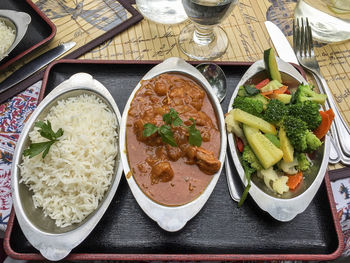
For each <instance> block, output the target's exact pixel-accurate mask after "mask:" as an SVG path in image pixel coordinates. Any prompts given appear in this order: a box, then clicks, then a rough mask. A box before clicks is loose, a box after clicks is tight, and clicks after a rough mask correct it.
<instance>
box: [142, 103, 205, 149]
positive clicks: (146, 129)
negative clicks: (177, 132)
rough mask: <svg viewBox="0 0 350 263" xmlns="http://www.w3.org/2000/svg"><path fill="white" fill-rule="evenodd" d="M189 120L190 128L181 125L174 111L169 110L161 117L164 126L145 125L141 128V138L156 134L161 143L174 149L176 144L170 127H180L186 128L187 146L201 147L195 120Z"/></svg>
mask: <svg viewBox="0 0 350 263" xmlns="http://www.w3.org/2000/svg"><path fill="white" fill-rule="evenodd" d="M190 120H191V121H192V125H191V126H185V125H183V122H182V120H181V119H180V117H179V115H178V113H177V112H176V110H174V109H173V108H171V109H170V110H169V112H168V113H166V114H164V115H163V121H164V122H165V124H163V125H162V126H160V127H157V126H156V125H154V124H152V123H146V124H145V125H144V126H143V136H144V137H149V136H151V135H152V134H154V133H156V132H158V134H159V135H160V137H161V138H162V141H163V142H165V143H167V144H169V145H171V146H174V147H175V146H177V144H176V141H175V139H174V133H173V131H172V129H171V127H179V126H182V127H186V128H187V131H188V134H189V138H188V142H189V144H190V145H193V146H198V147H199V146H201V145H202V136H201V132H200V131H199V130H198V129H196V127H195V125H196V123H195V120H194V119H193V118H190Z"/></svg>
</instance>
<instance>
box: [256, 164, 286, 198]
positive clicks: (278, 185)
mask: <svg viewBox="0 0 350 263" xmlns="http://www.w3.org/2000/svg"><path fill="white" fill-rule="evenodd" d="M257 176H258V177H260V178H262V179H264V183H265V184H266V186H267V187H268V188H270V189H271V190H272V191H274V192H276V193H278V194H283V193H284V192H288V191H289V187H288V186H287V181H288V176H284V175H283V176H280V175H279V174H278V173H277V172H276V171H275V170H274V169H273V167H270V168H268V169H265V170H260V171H258V172H257Z"/></svg>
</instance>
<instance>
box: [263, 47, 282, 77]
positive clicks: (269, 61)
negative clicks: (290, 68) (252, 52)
mask: <svg viewBox="0 0 350 263" xmlns="http://www.w3.org/2000/svg"><path fill="white" fill-rule="evenodd" d="M264 62H265V68H266V70H267V73H268V75H269V78H270V79H275V80H277V81H278V82H280V83H282V77H281V73H280V72H279V71H278V67H277V62H276V58H275V52H274V51H273V49H272V48H269V49H267V50H265V51H264Z"/></svg>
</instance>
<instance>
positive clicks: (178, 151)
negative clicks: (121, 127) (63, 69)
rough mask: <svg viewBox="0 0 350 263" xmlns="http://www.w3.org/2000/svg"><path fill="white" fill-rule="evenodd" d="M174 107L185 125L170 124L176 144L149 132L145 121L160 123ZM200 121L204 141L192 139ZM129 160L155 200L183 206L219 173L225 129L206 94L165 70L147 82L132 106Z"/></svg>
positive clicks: (136, 177)
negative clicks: (220, 127) (146, 133)
mask: <svg viewBox="0 0 350 263" xmlns="http://www.w3.org/2000/svg"><path fill="white" fill-rule="evenodd" d="M170 109H174V110H175V111H176V112H177V114H178V117H179V118H180V119H181V120H182V122H183V125H180V126H176V127H174V126H171V130H172V135H173V139H174V140H175V142H176V146H174V145H170V144H168V143H165V142H164V141H163V140H162V137H161V136H160V135H159V134H158V133H157V132H155V133H153V134H152V135H150V136H147V137H146V136H144V133H143V132H144V126H145V124H146V123H150V124H153V125H155V126H157V127H160V126H162V125H163V124H164V120H163V115H164V114H166V113H168V112H169V111H170ZM193 120H194V121H195V128H196V129H198V130H199V131H200V135H201V137H202V145H201V146H200V147H199V146H194V145H191V144H190V143H189V130H188V128H187V127H188V126H190V125H192V124H193ZM127 150H128V158H129V164H130V166H131V167H133V176H134V178H135V180H136V182H137V183H138V185H139V187H140V188H141V189H142V190H143V191H144V192H145V193H146V194H147V195H148V196H149V197H150V198H151V199H153V200H154V201H156V202H158V203H161V204H165V205H181V204H185V203H187V202H190V201H192V200H193V199H195V198H196V197H197V196H198V195H199V194H200V193H201V192H203V191H204V190H205V188H206V187H207V185H208V184H209V182H210V180H211V175H213V174H215V173H216V172H217V171H219V169H220V167H221V163H220V161H219V160H218V154H219V150H220V132H219V130H218V124H217V120H216V115H215V111H214V109H213V107H212V105H211V102H210V100H209V98H208V96H207V94H206V92H205V91H204V90H203V89H202V88H201V87H200V86H199V85H198V84H197V83H196V82H194V81H193V80H191V79H190V78H187V77H185V76H183V75H179V74H162V75H159V76H157V77H155V78H153V79H150V80H144V81H142V83H141V87H140V89H139V90H138V91H137V93H136V95H135V97H134V99H133V101H132V103H131V107H130V110H129V115H128V121H127Z"/></svg>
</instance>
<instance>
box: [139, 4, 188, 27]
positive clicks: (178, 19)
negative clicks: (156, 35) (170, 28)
mask: <svg viewBox="0 0 350 263" xmlns="http://www.w3.org/2000/svg"><path fill="white" fill-rule="evenodd" d="M181 1H182V0H136V6H137V9H138V10H139V11H140V13H141V14H142V15H143V16H144V17H145V18H147V19H148V20H151V21H153V22H155V23H158V24H165V25H174V24H179V23H182V22H183V21H185V20H186V19H187V15H186V13H185V10H184V8H183V6H182V3H181Z"/></svg>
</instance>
